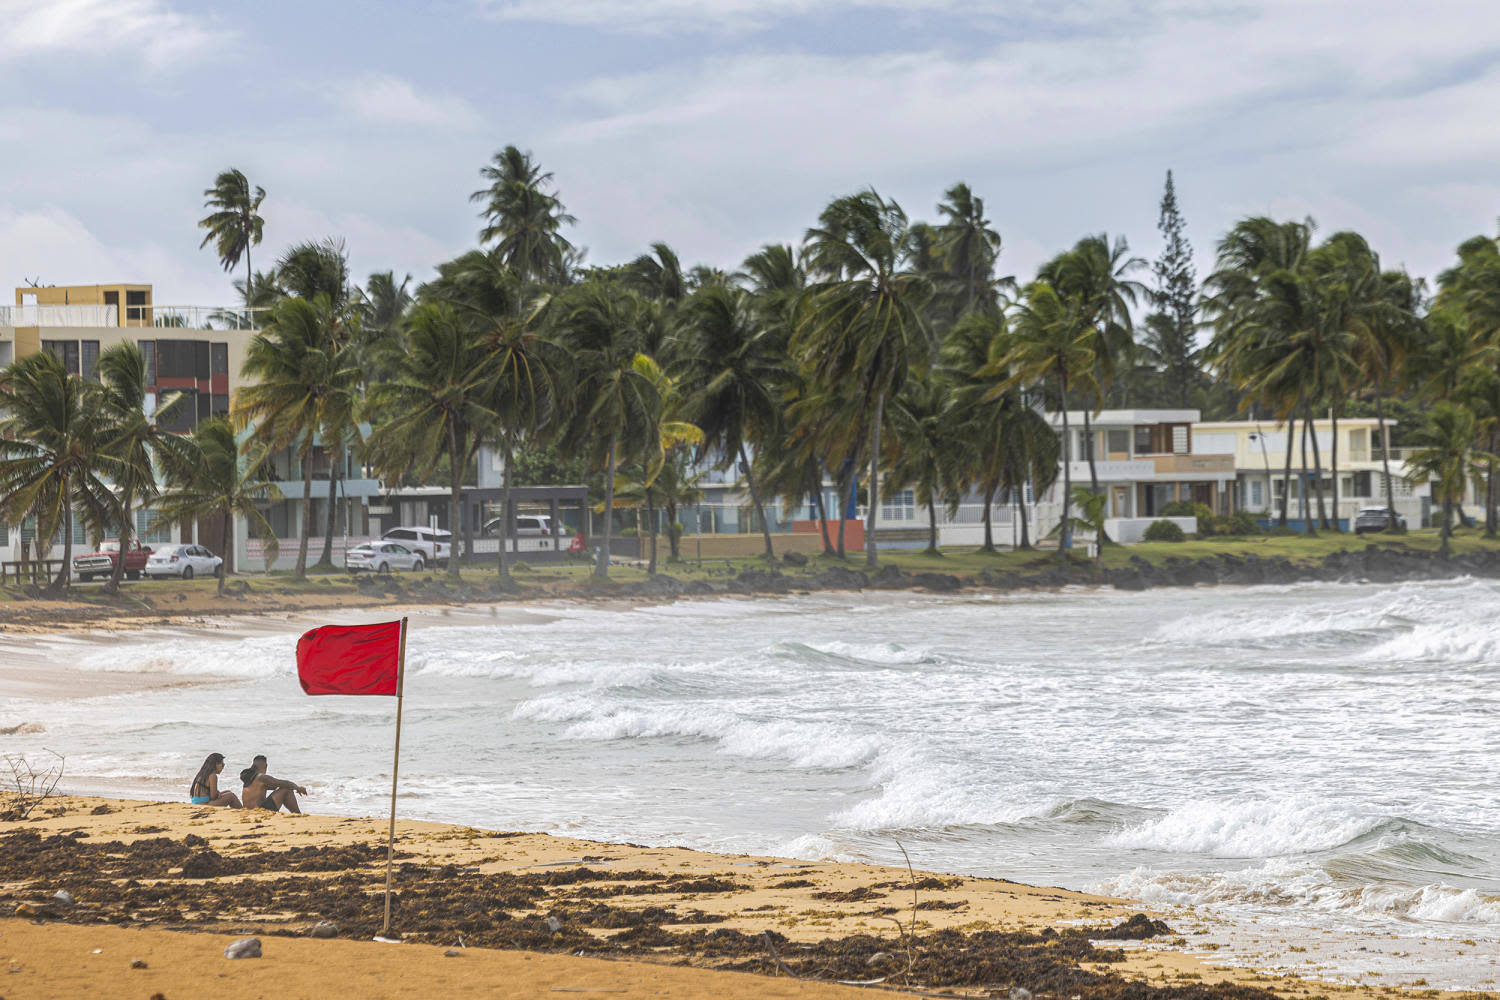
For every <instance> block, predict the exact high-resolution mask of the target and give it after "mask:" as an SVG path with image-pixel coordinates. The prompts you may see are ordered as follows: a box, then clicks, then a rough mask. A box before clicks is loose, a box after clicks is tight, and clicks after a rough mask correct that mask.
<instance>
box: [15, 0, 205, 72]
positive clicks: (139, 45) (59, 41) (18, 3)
mask: <svg viewBox="0 0 1500 1000" xmlns="http://www.w3.org/2000/svg"><path fill="white" fill-rule="evenodd" d="M0 19H3V20H4V23H5V41H4V44H3V45H0V63H3V62H5V61H7V59H8V58H10V59H14V58H16V57H21V56H28V55H35V54H67V53H75V52H78V53H81V52H93V53H99V52H111V53H124V54H126V55H130V56H136V57H139V58H141V59H142V60H144V61H145V63H146V65H147V66H148V68H150V69H152V70H166V69H170V68H172V67H173V66H174V65H181V64H183V63H187V62H195V61H197V60H198V59H201V58H202V57H204V56H206V55H207V54H208V53H209V52H210V51H211V50H213V49H215V48H217V47H218V46H219V45H220V44H221V43H223V42H224V41H225V40H226V39H227V38H228V37H229V32H228V31H227V30H225V29H223V28H221V27H219V26H218V25H215V24H213V23H212V22H211V21H210V20H209V19H207V18H203V17H200V16H196V15H189V14H184V13H181V12H179V11H177V10H174V9H172V8H171V7H170V6H168V5H167V4H166V3H165V2H163V0H45V2H41V3H38V2H37V0H0Z"/></svg>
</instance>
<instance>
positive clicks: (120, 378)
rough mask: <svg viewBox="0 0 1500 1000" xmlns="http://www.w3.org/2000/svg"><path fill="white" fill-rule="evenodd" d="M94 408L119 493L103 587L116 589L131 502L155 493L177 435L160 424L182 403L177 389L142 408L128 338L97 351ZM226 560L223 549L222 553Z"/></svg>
mask: <svg viewBox="0 0 1500 1000" xmlns="http://www.w3.org/2000/svg"><path fill="white" fill-rule="evenodd" d="M98 372H99V383H100V392H99V411H98V416H97V418H96V419H99V421H100V424H101V425H102V428H103V429H102V432H101V437H102V441H103V447H102V451H101V454H100V458H101V462H102V465H103V468H104V469H105V470H106V471H107V472H108V474H109V476H110V478H111V479H112V480H113V481H114V483H115V486H116V487H117V488H118V489H119V491H120V514H121V517H120V522H119V525H118V537H119V540H120V551H119V558H117V559H116V560H115V565H114V572H113V573H111V575H110V581H109V584H108V586H107V589H108V590H109V591H110V592H111V593H113V592H116V591H118V590H119V589H120V580H121V579H122V578H123V577H124V575H125V554H126V553H127V552H129V551H130V540H131V537H132V531H133V529H134V527H135V526H134V524H132V520H133V515H134V511H135V505H136V503H137V502H140V503H145V504H149V503H150V502H151V501H152V500H153V499H154V498H155V497H156V495H157V493H158V492H159V490H158V489H157V482H156V471H155V465H156V463H157V462H158V461H159V460H161V459H163V458H165V457H166V456H168V455H169V454H171V453H172V452H173V451H175V450H177V449H178V448H180V446H181V442H182V438H181V437H179V436H178V435H177V434H174V433H173V432H171V431H169V430H168V429H167V428H166V426H164V425H165V424H167V423H170V422H171V421H172V420H173V418H174V417H175V416H176V413H177V411H178V410H179V409H181V407H182V406H183V402H184V399H185V397H184V396H183V394H181V393H170V392H169V393H167V394H166V398H164V399H163V400H162V403H161V405H160V406H158V407H157V408H156V411H155V412H154V413H149V414H148V413H147V412H146V359H145V356H144V355H142V354H141V349H140V348H139V347H138V346H136V345H135V343H133V342H131V341H126V342H124V343H120V344H116V345H115V346H113V347H111V348H109V349H108V350H106V351H104V352H103V353H101V354H100V355H99V366H98ZM225 559H226V561H227V560H228V553H227V552H226V553H225Z"/></svg>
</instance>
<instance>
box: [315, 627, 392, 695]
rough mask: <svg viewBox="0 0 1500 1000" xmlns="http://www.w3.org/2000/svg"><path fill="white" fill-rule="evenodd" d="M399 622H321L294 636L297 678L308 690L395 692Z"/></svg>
mask: <svg viewBox="0 0 1500 1000" xmlns="http://www.w3.org/2000/svg"><path fill="white" fill-rule="evenodd" d="M400 669H401V623H400V622H383V623H382V624H379V625H320V626H318V627H317V628H315V629H312V630H311V631H309V632H307V633H305V634H304V635H303V636H302V638H301V639H298V640H297V679H298V680H299V681H301V682H302V690H304V691H306V692H307V693H308V694H388V695H394V694H395V693H396V682H397V675H398V674H399V673H400Z"/></svg>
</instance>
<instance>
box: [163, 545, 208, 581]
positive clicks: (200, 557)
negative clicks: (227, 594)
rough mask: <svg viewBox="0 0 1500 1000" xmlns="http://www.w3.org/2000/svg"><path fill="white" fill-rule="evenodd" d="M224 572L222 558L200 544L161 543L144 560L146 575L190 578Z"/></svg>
mask: <svg viewBox="0 0 1500 1000" xmlns="http://www.w3.org/2000/svg"><path fill="white" fill-rule="evenodd" d="M223 572H224V560H222V559H220V558H219V557H218V556H216V555H214V554H213V553H212V552H210V551H208V550H207V549H205V548H204V547H203V546H201V545H163V546H162V547H161V548H159V549H157V550H155V551H154V552H152V553H151V555H150V557H149V558H147V560H146V575H147V576H149V577H158V576H180V577H182V578H183V579H184V580H191V579H192V578H193V577H195V576H218V575H219V574H220V573H223Z"/></svg>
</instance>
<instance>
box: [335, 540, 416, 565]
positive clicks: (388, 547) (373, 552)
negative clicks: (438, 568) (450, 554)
mask: <svg viewBox="0 0 1500 1000" xmlns="http://www.w3.org/2000/svg"><path fill="white" fill-rule="evenodd" d="M425 565H426V563H425V562H423V560H422V553H420V552H413V551H412V550H411V549H409V548H407V547H406V546H404V545H397V544H396V543H395V542H365V543H363V544H362V545H356V546H355V547H354V548H352V549H350V550H349V551H348V552H346V553H345V554H344V567H345V568H346V569H348V570H349V571H350V572H352V573H358V572H361V571H365V572H371V573H389V572H391V571H392V570H396V569H408V570H411V571H412V572H413V573H420V572H421V571H422V567H423V566H425Z"/></svg>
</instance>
